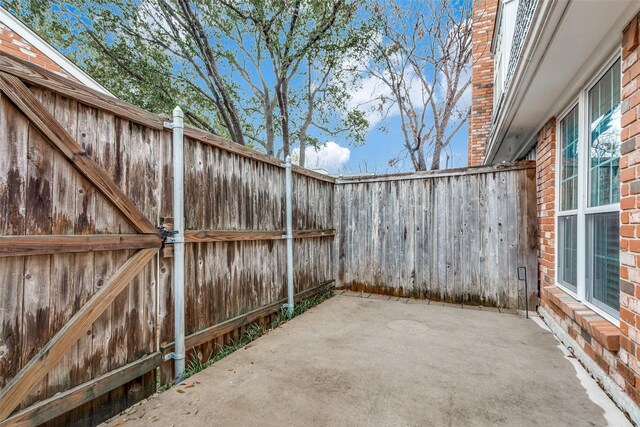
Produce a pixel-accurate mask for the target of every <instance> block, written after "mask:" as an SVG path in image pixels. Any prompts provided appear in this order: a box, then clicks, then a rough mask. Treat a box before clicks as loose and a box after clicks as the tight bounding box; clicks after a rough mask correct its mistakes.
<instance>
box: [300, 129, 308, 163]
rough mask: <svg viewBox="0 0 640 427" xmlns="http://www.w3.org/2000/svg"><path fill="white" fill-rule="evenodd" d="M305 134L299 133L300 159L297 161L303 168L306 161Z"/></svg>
mask: <svg viewBox="0 0 640 427" xmlns="http://www.w3.org/2000/svg"><path fill="white" fill-rule="evenodd" d="M306 151H307V135H305V134H301V135H300V160H299V162H298V164H299V165H300V166H302V167H303V168H304V167H305V163H306V161H307V159H306V157H307V153H306Z"/></svg>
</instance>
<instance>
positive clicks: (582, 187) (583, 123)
mask: <svg viewBox="0 0 640 427" xmlns="http://www.w3.org/2000/svg"><path fill="white" fill-rule="evenodd" d="M621 53H622V52H621V49H620V48H616V49H615V51H614V52H613V53H612V54H611V55H609V56H608V57H607V59H606V61H605V62H604V63H603V64H602V65H601V66H600V67H599V68H598V70H597V71H596V72H595V73H594V74H593V77H592V78H591V79H590V80H589V81H588V83H587V84H586V85H585V86H584V87H583V88H582V89H581V90H580V93H579V94H578V96H577V97H574V98H573V99H572V100H571V102H570V103H569V105H568V106H567V107H566V108H565V109H564V110H562V112H561V113H560V114H558V115H557V117H558V119H557V120H556V129H555V131H556V137H557V138H556V159H555V162H556V163H555V164H556V177H555V190H556V195H555V207H556V209H555V216H554V230H555V244H554V250H555V254H554V255H555V256H554V259H555V263H554V264H555V268H554V270H555V277H554V282H555V284H556V286H558V287H559V288H561V289H562V290H563V291H564V292H566V293H567V294H569V295H571V296H572V297H573V298H575V299H577V300H579V301H580V302H581V303H582V304H584V305H585V306H587V307H588V308H589V309H591V310H593V311H594V312H596V313H597V314H599V315H600V316H602V317H603V318H604V319H606V320H608V321H609V322H611V323H613V324H614V325H615V326H617V327H620V319H619V317H615V316H612V315H611V314H610V313H608V312H606V311H604V310H603V309H601V308H599V307H597V306H596V305H594V304H593V303H591V302H589V301H588V300H587V283H586V274H585V273H586V263H587V251H586V240H587V233H586V232H587V228H586V227H587V224H586V217H587V215H589V214H595V213H607V212H620V203H613V204H610V205H606V206H595V207H588V203H589V201H588V195H589V194H588V193H589V192H588V190H589V189H590V188H589V183H588V182H586V181H587V180H588V179H589V176H590V173H589V163H590V150H589V134H590V133H589V121H588V110H589V91H590V90H591V89H593V87H594V86H595V85H596V84H597V83H598V81H599V80H600V79H601V78H602V77H603V76H604V74H605V73H606V72H607V71H608V70H609V68H611V67H612V66H613V65H614V64H615V63H616V61H618V60H620V59H621ZM620 83H621V85H622V76H620ZM621 90H622V87H621ZM576 105H577V106H578V209H572V210H569V211H561V210H560V209H561V201H562V198H561V191H562V177H561V173H562V169H561V167H562V144H563V143H564V141H563V140H561V138H563V135H562V129H561V123H562V120H563V119H564V118H565V117H566V116H567V115H568V114H569V113H570V112H571V110H573V108H574V107H576ZM571 215H576V216H577V223H578V224H577V227H578V236H577V237H578V241H577V250H578V253H577V271H578V274H577V279H576V289H577V292H574V291H573V290H571V289H569V288H567V286H565V285H563V284H562V283H561V281H560V280H559V278H558V266H559V263H558V261H559V258H558V256H559V248H558V242H559V228H558V223H559V221H558V218H559V217H564V216H571Z"/></svg>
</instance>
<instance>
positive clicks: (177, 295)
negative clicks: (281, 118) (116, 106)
mask: <svg viewBox="0 0 640 427" xmlns="http://www.w3.org/2000/svg"><path fill="white" fill-rule="evenodd" d="M183 117H184V116H183V113H182V110H181V109H180V107H176V108H175V109H174V110H173V123H172V127H173V226H174V229H175V231H177V233H176V235H175V237H174V240H173V314H174V328H175V331H174V335H175V337H174V339H175V347H174V353H175V354H174V362H175V371H176V372H175V373H176V382H179V381H182V379H183V377H184V361H185V348H184V347H185V342H184V341H185V340H184V140H183V133H184V119H183Z"/></svg>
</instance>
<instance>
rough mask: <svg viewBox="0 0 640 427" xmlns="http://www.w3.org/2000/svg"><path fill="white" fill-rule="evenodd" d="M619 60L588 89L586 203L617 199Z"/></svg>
mask: <svg viewBox="0 0 640 427" xmlns="http://www.w3.org/2000/svg"><path fill="white" fill-rule="evenodd" d="M620 118H621V112H620V60H618V61H617V62H616V63H615V64H614V65H613V66H612V67H611V68H610V69H609V70H608V71H607V72H606V73H605V75H604V76H602V78H601V79H600V80H599V81H598V83H596V85H595V86H594V87H593V89H591V90H590V91H589V147H590V158H591V163H590V165H589V168H590V174H589V175H590V176H589V188H590V191H589V206H602V205H610V204H612V203H618V202H619V201H620V176H619V166H618V163H619V159H620V130H621V128H620Z"/></svg>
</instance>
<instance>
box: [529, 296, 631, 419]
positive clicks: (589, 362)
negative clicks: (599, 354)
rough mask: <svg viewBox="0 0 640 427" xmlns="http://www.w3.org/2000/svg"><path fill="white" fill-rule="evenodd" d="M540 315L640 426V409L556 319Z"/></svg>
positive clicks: (548, 315) (541, 313)
mask: <svg viewBox="0 0 640 427" xmlns="http://www.w3.org/2000/svg"><path fill="white" fill-rule="evenodd" d="M538 313H540V316H541V317H542V319H543V320H544V323H545V324H546V325H547V326H548V327H549V329H551V332H553V334H554V335H555V336H556V337H557V338H558V340H560V342H561V343H562V344H564V346H565V347H571V349H572V350H573V352H572V353H573V355H574V356H575V357H576V358H577V359H578V360H579V361H580V363H582V365H583V366H584V367H585V369H586V370H587V371H588V372H589V373H590V374H591V376H592V377H593V378H595V380H596V381H597V382H598V384H600V386H601V387H602V388H603V389H604V391H605V393H607V394H608V395H609V397H611V400H613V402H614V403H615V404H616V405H617V406H618V408H620V409H621V410H622V411H623V412H625V413H626V414H627V415H628V416H629V418H631V420H632V421H633V422H634V423H635V424H636V425H640V408H638V405H636V404H635V402H634V401H633V400H631V398H630V397H629V396H628V395H627V393H625V391H624V390H622V389H621V388H620V386H619V385H618V384H616V383H615V382H614V381H613V380H612V379H611V377H610V376H609V375H607V373H606V372H604V370H603V369H602V368H601V367H600V366H599V365H598V364H597V363H596V362H595V361H594V360H593V359H592V358H591V357H589V355H588V354H587V353H586V352H585V351H584V350H583V349H582V347H580V345H579V344H578V343H577V342H576V341H575V340H574V339H573V338H571V336H570V335H569V334H568V333H567V332H566V331H565V330H564V329H563V328H562V326H560V325H559V324H558V323H557V322H556V321H555V319H554V318H553V317H552V316H551V315H550V314H549V313H548V312H547V311H546V310H545V309H544V308H543V307H538Z"/></svg>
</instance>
